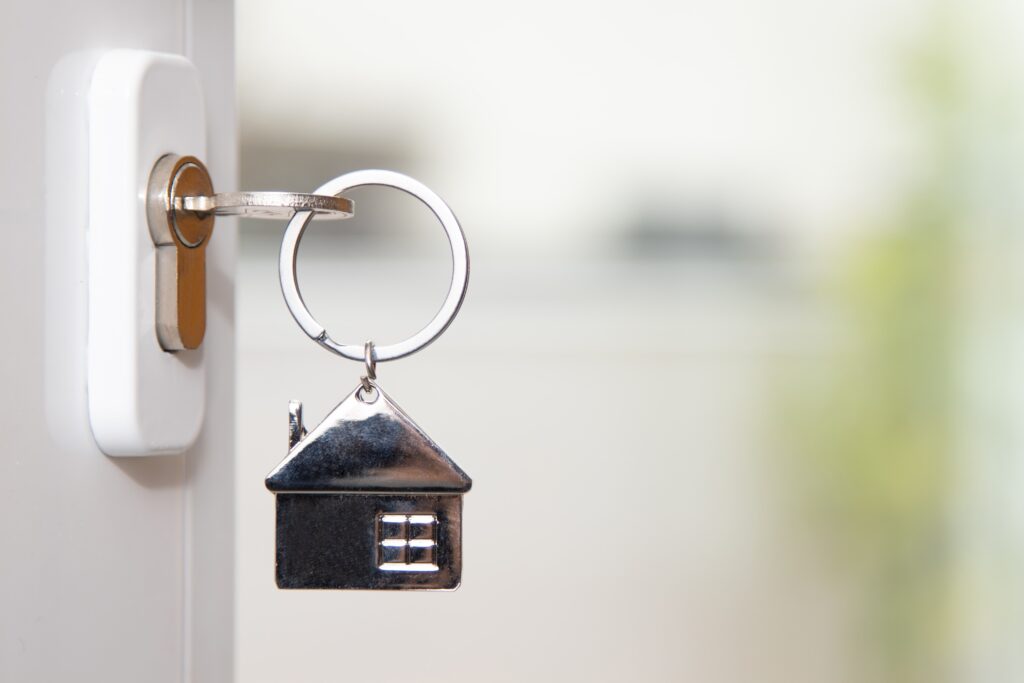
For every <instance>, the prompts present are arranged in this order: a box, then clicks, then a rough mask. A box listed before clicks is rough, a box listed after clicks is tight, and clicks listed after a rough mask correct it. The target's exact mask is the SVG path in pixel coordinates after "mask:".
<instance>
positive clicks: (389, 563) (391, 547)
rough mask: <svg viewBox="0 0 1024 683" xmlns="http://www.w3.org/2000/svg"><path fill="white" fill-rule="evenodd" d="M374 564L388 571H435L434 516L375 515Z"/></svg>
mask: <svg viewBox="0 0 1024 683" xmlns="http://www.w3.org/2000/svg"><path fill="white" fill-rule="evenodd" d="M377 565H378V566H379V567H380V568H381V569H383V570H384V571H392V572H433V571H437V570H438V566H437V517H436V516H434V515H430V514H414V515H403V514H391V513H384V514H379V515H377Z"/></svg>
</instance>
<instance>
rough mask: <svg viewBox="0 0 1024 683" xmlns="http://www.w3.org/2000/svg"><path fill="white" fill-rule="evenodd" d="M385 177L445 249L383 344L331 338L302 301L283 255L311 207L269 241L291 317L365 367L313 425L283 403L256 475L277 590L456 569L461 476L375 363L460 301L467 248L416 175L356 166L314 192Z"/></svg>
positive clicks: (290, 252) (431, 575)
mask: <svg viewBox="0 0 1024 683" xmlns="http://www.w3.org/2000/svg"><path fill="white" fill-rule="evenodd" d="M361 185H386V186H389V187H395V188H398V189H401V190H403V191H405V192H408V193H409V194H412V195H413V196H415V197H417V198H419V199H420V200H421V201H423V203H424V204H426V205H427V206H428V207H429V208H430V209H431V211H433V213H434V215H435V216H437V217H438V219H439V220H440V221H441V224H442V226H443V227H444V230H445V233H446V234H447V236H448V240H449V244H450V245H451V249H452V258H453V264H454V268H453V273H452V282H451V286H450V288H449V291H448V296H447V298H446V299H445V302H444V304H443V305H442V307H441V310H440V311H439V312H438V313H437V315H436V316H435V317H434V319H433V320H431V322H430V323H428V324H427V326H426V327H425V328H423V329H422V330H421V331H420V332H418V333H417V334H415V335H414V336H413V337H411V338H409V339H407V340H405V341H402V342H399V343H397V344H391V345H388V346H383V347H379V348H378V347H375V346H374V344H373V342H366V343H365V344H363V345H361V346H359V345H354V344H351V345H350V344H339V343H337V342H335V341H334V340H333V339H331V337H330V336H329V335H328V334H327V332H326V331H325V330H324V328H323V327H322V326H321V325H320V324H319V323H317V321H316V320H315V319H314V318H313V316H312V315H311V314H310V313H309V311H308V310H307V308H306V306H305V303H304V302H303V301H302V296H301V295H300V294H299V288H298V281H297V278H296V272H295V260H296V254H297V250H298V246H299V240H300V239H301V238H302V233H303V231H304V230H305V229H306V226H307V225H308V223H309V221H310V220H311V218H312V216H313V214H312V213H310V212H298V213H296V214H295V216H294V217H293V218H292V221H291V223H289V225H288V228H287V230H286V232H285V237H284V241H283V243H282V246H281V258H280V269H281V289H282V292H283V294H284V299H285V303H286V305H287V306H288V309H289V311H291V313H292V316H293V317H294V318H295V320H296V322H297V323H298V324H299V326H300V327H301V328H302V330H303V331H304V332H305V333H306V334H307V335H309V336H310V337H311V338H312V339H313V340H314V341H316V342H317V343H319V344H320V345H321V346H323V347H324V348H326V349H328V350H329V351H331V352H332V353H336V354H338V355H340V356H343V357H345V358H350V359H352V360H357V361H361V362H363V364H364V368H365V374H364V375H363V376H362V377H361V378H360V384H359V386H358V387H357V388H356V389H355V390H354V391H353V392H352V393H351V394H349V395H348V396H347V397H346V398H345V399H344V400H343V401H342V402H341V403H340V404H339V405H338V406H337V407H336V408H335V409H334V410H333V411H331V413H330V414H329V415H328V416H327V417H326V418H325V419H324V421H323V422H321V423H320V424H319V425H318V426H317V427H316V428H314V429H313V430H312V431H310V432H309V433H307V432H306V429H305V426H304V424H303V420H302V404H301V403H299V402H298V401H292V402H291V403H290V404H289V411H288V412H289V415H288V426H289V452H288V456H287V457H286V458H285V460H284V461H283V462H282V463H281V464H280V465H278V467H277V468H276V469H275V470H274V471H273V472H271V473H270V474H269V475H268V476H267V481H266V484H267V488H268V489H270V490H271V491H273V492H274V493H275V494H276V499H277V585H278V586H279V587H280V588H364V589H399V590H400V589H428V590H452V589H455V588H457V587H458V585H459V583H460V581H461V576H462V496H463V495H464V494H465V493H466V492H467V491H469V489H470V486H471V485H472V481H471V480H470V478H469V477H468V476H467V475H466V473H465V472H463V471H462V470H461V469H460V468H459V466H458V465H456V464H455V463H454V462H453V461H452V460H451V459H450V458H449V457H448V456H447V455H446V454H445V453H444V451H442V450H441V448H440V447H439V446H438V445H437V444H436V443H434V441H433V440H431V439H430V437H428V436H427V435H426V433H424V432H423V430H422V429H420V428H419V427H418V426H417V425H416V423H414V422H413V421H412V419H411V418H410V417H409V416H408V415H407V414H406V413H405V412H404V411H403V410H402V409H401V408H399V407H398V405H397V404H396V403H395V402H394V401H393V400H392V399H391V398H390V397H389V396H388V395H387V394H385V393H384V392H383V391H382V390H381V389H380V387H379V386H378V384H377V382H376V379H377V363H378V362H379V361H386V360H394V359H396V358H401V357H403V356H407V355H409V354H411V353H415V352H416V351H418V350H420V349H422V348H423V347H425V346H427V345H428V344H430V343H431V342H432V341H434V340H435V339H436V338H437V337H438V336H439V335H440V334H441V332H443V331H444V330H445V329H446V328H447V327H448V325H449V324H451V321H452V319H453V318H454V317H455V314H456V313H457V312H458V310H459V307H460V306H461V305H462V300H463V298H464V297H465V294H466V285H467V282H468V277H469V252H468V250H467V249H466V241H465V238H464V236H463V234H462V228H461V227H460V226H459V223H458V221H457V220H456V218H455V215H454V214H453V213H452V212H451V209H449V208H448V206H447V205H446V204H445V203H444V202H443V201H442V200H441V198H440V197H438V196H437V195H436V194H434V193H433V192H431V191H430V190H429V189H427V188H426V187H425V186H423V185H422V184H421V183H419V182H417V181H415V180H413V179H412V178H409V177H407V176H403V175H401V174H399V173H393V172H391V171H357V172H355V173H349V174H347V175H344V176H340V177H339V178H335V179H334V180H332V181H331V182H329V183H325V184H324V185H322V186H321V187H319V188H318V189H317V190H316V194H317V195H330V196H333V195H339V194H341V193H342V192H344V191H345V190H347V189H350V188H353V187H359V186H361Z"/></svg>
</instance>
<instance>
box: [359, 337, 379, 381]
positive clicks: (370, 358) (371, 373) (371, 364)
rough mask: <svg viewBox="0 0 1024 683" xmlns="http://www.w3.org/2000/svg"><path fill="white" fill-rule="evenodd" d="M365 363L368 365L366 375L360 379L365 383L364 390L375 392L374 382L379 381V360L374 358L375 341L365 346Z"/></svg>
mask: <svg viewBox="0 0 1024 683" xmlns="http://www.w3.org/2000/svg"><path fill="white" fill-rule="evenodd" d="M363 363H364V364H365V365H366V374H365V375H363V376H362V377H360V378H359V381H360V382H362V383H363V389H364V390H366V391H373V380H375V379H377V359H376V358H374V353H373V340H370V341H368V342H366V344H364V345H363Z"/></svg>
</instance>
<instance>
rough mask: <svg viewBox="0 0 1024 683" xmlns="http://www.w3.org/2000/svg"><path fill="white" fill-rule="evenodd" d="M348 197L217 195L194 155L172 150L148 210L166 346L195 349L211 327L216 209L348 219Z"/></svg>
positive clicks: (153, 183)
mask: <svg viewBox="0 0 1024 683" xmlns="http://www.w3.org/2000/svg"><path fill="white" fill-rule="evenodd" d="M353 209H354V205H353V203H352V201H351V200H349V199H347V198H345V197H340V196H339V197H334V196H330V195H317V194H299V193H293V192H227V193H221V194H216V193H214V191H213V181H212V180H211V179H210V174H209V172H208V171H207V170H206V167H205V166H204V165H203V163H202V162H201V161H199V160H198V159H196V158H195V157H190V156H178V155H175V154H168V155H166V156H164V157H162V158H161V159H160V160H159V161H158V162H157V163H156V166H154V167H153V172H152V173H151V174H150V177H149V188H148V197H147V204H146V214H147V219H148V222H149V232H150V234H151V235H152V237H153V243H154V244H155V245H156V247H157V250H156V333H157V339H158V340H159V342H160V346H161V347H162V348H163V349H164V350H165V351H182V350H185V349H196V348H199V345H200V344H202V342H203V336H204V335H205V333H206V245H207V244H208V243H209V241H210V237H211V235H212V233H213V222H214V216H247V217H251V218H270V219H288V218H291V217H292V215H293V214H294V213H295V212H296V211H312V212H314V214H315V217H318V218H319V217H326V218H349V217H351V216H352V213H353Z"/></svg>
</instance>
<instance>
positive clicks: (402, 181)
mask: <svg viewBox="0 0 1024 683" xmlns="http://www.w3.org/2000/svg"><path fill="white" fill-rule="evenodd" d="M366 185H380V186H382V187H393V188H395V189H398V190H402V191H403V192H406V193H408V194H410V195H412V196H413V197H416V199H419V200H420V201H421V202H423V203H424V204H426V205H427V208H429V209H430V210H431V211H432V212H433V214H434V216H436V217H437V219H438V220H439V221H441V227H443V228H444V232H445V234H446V235H447V236H448V246H449V247H450V248H451V252H452V281H451V284H450V285H449V287H448V296H447V297H445V300H444V303H442V304H441V309H440V310H439V311H438V312H437V315H435V316H434V318H433V319H432V320H431V321H430V322H429V323H427V325H426V327H424V328H423V329H422V330H420V331H419V332H417V333H416V334H414V335H413V336H411V337H409V338H408V339H406V340H405V341H400V342H398V343H396V344H388V345H387V346H374V348H373V351H374V357H375V358H376V360H377V361H378V362H384V361H389V360H395V359H397V358H404V357H405V356H408V355H409V354H412V353H416V352H417V351H419V350H420V349H422V348H423V347H425V346H427V345H428V344H430V343H431V342H433V341H434V340H435V339H437V338H438V337H439V336H441V333H442V332H444V331H445V330H446V329H448V326H449V325H450V324H451V322H452V320H453V319H454V318H455V315H456V314H457V313H458V312H459V308H460V307H461V306H462V300H463V299H464V298H465V297H466V286H467V285H468V284H469V249H468V248H467V247H466V237H465V235H463V234H462V227H461V226H460V225H459V221H458V219H456V218H455V214H454V213H452V210H451V209H450V208H448V205H447V204H445V203H444V200H442V199H441V198H440V197H438V196H437V194H435V193H434V192H433V191H432V190H431V189H430V188H428V187H427V186H426V185H424V184H423V183H421V182H419V181H418V180H415V179H413V178H410V177H409V176H407V175H402V174H401V173H396V172H394V171H381V170H366V171H353V172H352V173H346V174H345V175H340V176H338V177H337V178H335V179H334V180H330V181H328V182H326V183H324V184H323V185H321V186H320V187H318V188H317V189H316V190H315V192H314V193H315V194H329V195H340V194H343V193H345V192H347V191H349V190H351V189H352V188H355V187H363V186H366ZM312 218H313V213H312V212H310V211H298V212H296V213H295V216H293V217H292V219H291V221H290V222H289V223H288V227H287V228H286V229H285V232H284V240H283V241H282V242H281V256H280V261H279V264H278V267H279V271H280V276H281V293H282V294H283V295H284V302H285V305H287V306H288V310H289V311H290V312H291V314H292V317H293V318H295V322H296V323H298V324H299V327H301V328H302V331H303V332H305V333H306V334H307V335H308V336H309V338H310V339H312V340H314V341H316V342H317V343H319V344H320V345H321V346H323V347H324V348H325V349H327V350H328V351H331V352H333V353H336V354H338V355H339V356H344V357H345V358H349V359H351V360H356V361H361V360H364V355H365V348H364V345H362V344H340V343H338V342H336V341H334V340H333V339H331V336H330V335H329V334H327V330H325V329H324V327H323V325H321V324H320V323H318V322H317V321H316V319H315V318H314V317H313V316H312V314H310V312H309V309H308V308H306V302H304V301H303V300H302V294H301V293H300V292H299V282H298V277H297V275H296V269H295V262H296V258H297V257H298V251H299V241H300V240H301V239H302V233H303V232H305V230H306V226H308V225H309V222H310V220H312Z"/></svg>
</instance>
